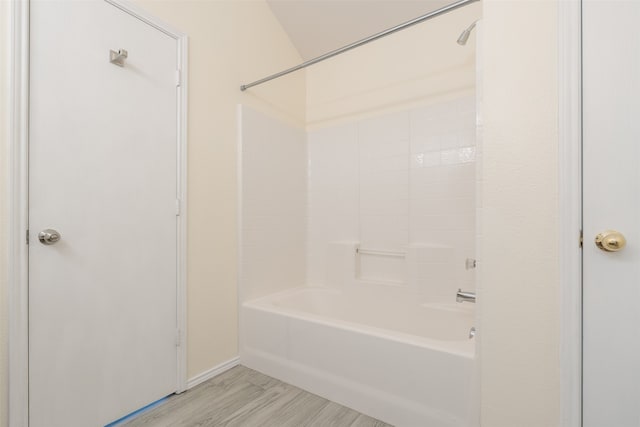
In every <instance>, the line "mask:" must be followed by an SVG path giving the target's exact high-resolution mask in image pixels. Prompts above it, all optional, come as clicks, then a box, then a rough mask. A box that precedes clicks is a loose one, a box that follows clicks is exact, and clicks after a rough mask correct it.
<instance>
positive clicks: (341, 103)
mask: <svg viewBox="0 0 640 427" xmlns="http://www.w3.org/2000/svg"><path fill="white" fill-rule="evenodd" d="M480 14H481V5H480V3H477V4H472V5H470V6H467V7H464V8H461V9H458V10H456V11H453V12H451V13H449V14H446V15H443V16H440V17H438V18H437V19H433V20H431V21H429V22H427V23H423V24H418V25H415V26H413V27H411V28H408V29H406V30H404V31H401V32H398V33H395V34H393V35H390V36H388V37H386V38H383V39H380V40H377V41H375V42H373V43H369V44H367V45H364V46H362V47H359V48H358V49H355V50H352V51H349V52H347V53H345V54H343V55H340V56H337V57H335V58H332V59H329V60H328V61H325V62H322V63H320V64H317V65H314V66H313V67H310V68H308V69H307V125H308V128H309V129H315V128H319V127H323V126H326V125H328V124H333V123H339V122H343V121H349V120H353V119H355V118H361V117H366V116H370V115H378V114H381V113H383V112H389V111H394V110H407V109H409V108H411V107H413V106H419V105H426V104H430V103H436V102H441V101H446V100H449V99H452V98H457V97H461V96H464V95H468V94H473V92H474V90H475V49H474V46H475V33H473V34H472V36H471V38H470V39H469V42H468V44H467V46H459V45H458V44H457V43H456V40H457V39H458V36H459V35H460V33H461V32H462V30H463V29H465V28H467V26H469V25H470V24H471V23H472V22H473V21H475V20H476V19H478V18H479V17H480Z"/></svg>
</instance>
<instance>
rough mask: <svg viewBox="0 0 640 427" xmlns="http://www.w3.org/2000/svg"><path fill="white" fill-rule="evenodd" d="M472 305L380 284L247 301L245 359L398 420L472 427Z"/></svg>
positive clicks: (404, 424) (402, 426)
mask: <svg viewBox="0 0 640 427" xmlns="http://www.w3.org/2000/svg"><path fill="white" fill-rule="evenodd" d="M473 316H474V314H473V305H472V304H457V303H455V302H452V303H446V304H424V303H422V302H421V301H420V300H419V299H418V298H416V297H415V296H413V297H412V296H409V295H398V292H388V291H385V290H384V289H383V288H377V287H375V286H372V287H370V288H367V289H366V292H365V291H364V290H362V288H360V290H359V291H358V289H355V288H354V289H351V290H349V291H337V290H332V289H327V288H314V287H301V288H296V289H293V290H289V291H286V292H281V293H277V294H272V295H268V296H266V297H263V298H259V299H255V300H252V301H248V302H246V303H244V304H243V305H242V307H241V331H242V333H241V348H240V357H241V361H242V363H243V364H245V365H246V366H248V367H250V368H253V369H256V370H258V371H261V372H264V373H266V374H268V375H271V376H274V377H276V378H279V379H281V380H283V381H286V382H289V383H291V384H294V385H296V386H298V387H301V388H304V389H306V390H308V391H311V392H313V393H316V394H318V395H320V396H323V397H326V398H327V399H330V400H333V401H335V402H338V403H341V404H343V405H345V406H348V407H351V408H353V409H356V410H358V411H360V412H363V413H365V414H368V415H371V416H373V417H375V418H378V419H380V420H382V421H385V422H387V423H389V424H392V425H395V426H399V427H454V426H455V427H467V426H473V425H475V423H474V422H473V420H474V418H475V415H476V414H475V411H474V409H473V407H474V402H473V395H474V380H475V378H474V347H475V343H474V341H475V340H472V339H469V330H470V328H471V327H472V326H473Z"/></svg>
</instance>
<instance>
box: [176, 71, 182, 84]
mask: <svg viewBox="0 0 640 427" xmlns="http://www.w3.org/2000/svg"><path fill="white" fill-rule="evenodd" d="M176 86H178V87H180V86H182V71H181V70H176Z"/></svg>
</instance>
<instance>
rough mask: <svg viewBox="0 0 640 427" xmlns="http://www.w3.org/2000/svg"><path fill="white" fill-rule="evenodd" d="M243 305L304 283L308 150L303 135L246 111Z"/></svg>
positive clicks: (243, 203) (241, 272)
mask: <svg viewBox="0 0 640 427" xmlns="http://www.w3.org/2000/svg"><path fill="white" fill-rule="evenodd" d="M241 126H242V157H241V160H242V165H241V173H242V175H241V184H242V202H241V214H242V223H241V230H240V233H241V245H242V246H241V250H242V257H241V263H240V277H241V285H240V286H241V289H240V295H241V298H243V300H248V299H252V298H257V297H260V296H262V295H266V294H269V293H272V292H277V291H280V290H283V289H287V288H290V287H294V286H301V285H303V284H304V282H305V257H304V248H305V244H306V228H307V224H306V211H307V197H306V194H307V188H306V181H307V168H306V162H307V148H306V143H305V142H306V135H305V132H304V130H302V129H298V128H294V127H291V126H288V125H285V124H283V123H281V122H279V121H277V120H273V119H271V118H269V117H267V116H265V115H263V114H261V113H259V112H257V111H254V110H252V109H250V108H246V107H243V108H242V123H241Z"/></svg>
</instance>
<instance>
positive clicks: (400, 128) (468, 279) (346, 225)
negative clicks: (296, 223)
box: [307, 98, 480, 298]
mask: <svg viewBox="0 0 640 427" xmlns="http://www.w3.org/2000/svg"><path fill="white" fill-rule="evenodd" d="M475 114H476V113H475V99H473V98H465V99H460V100H457V101H454V102H449V103H442V104H437V105H431V106H427V107H424V108H418V109H414V110H411V111H405V112H400V113H393V114H388V115H383V116H380V117H376V118H373V119H369V120H363V121H359V122H354V123H350V124H347V125H342V126H337V127H332V128H327V129H323V130H320V131H317V132H313V133H311V134H310V135H309V138H308V144H309V148H308V152H309V183H308V231H307V233H308V240H307V278H308V282H309V283H311V284H327V282H326V271H327V259H328V258H327V250H328V249H327V248H328V247H329V244H330V242H340V241H352V242H359V244H360V247H361V248H364V249H378V250H388V251H401V252H402V251H408V253H412V254H414V253H415V248H430V249H420V250H419V251H418V252H419V253H420V254H421V255H420V257H418V258H416V257H415V256H413V258H411V259H407V260H406V261H405V262H404V265H405V269H404V270H402V269H399V267H398V266H399V265H401V263H400V264H399V263H398V259H395V260H394V261H393V262H385V260H383V259H378V258H376V257H375V256H373V257H372V256H369V258H364V256H360V259H361V260H363V261H364V262H361V263H360V268H361V269H364V270H363V271H360V274H361V276H362V277H367V278H369V279H372V280H373V279H374V278H375V277H378V278H379V279H381V280H382V281H385V280H386V281H389V282H397V281H399V280H400V281H404V282H405V284H407V287H408V289H414V290H418V291H419V292H420V293H422V294H426V295H431V296H434V297H436V298H439V297H442V298H444V297H445V296H446V295H449V294H451V295H453V293H455V290H456V289H457V287H467V288H470V289H473V274H472V273H469V272H468V271H466V270H465V269H464V261H465V259H466V258H473V257H475V234H476V232H475V228H476V223H475V214H476V185H477V176H476V160H477V158H478V157H479V155H480V153H478V152H477V151H476V141H475V136H476V117H475ZM407 248H409V249H407ZM411 248H414V249H411ZM400 262H402V261H400ZM401 270H402V271H401ZM449 296H450V295H449Z"/></svg>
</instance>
